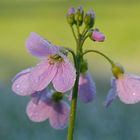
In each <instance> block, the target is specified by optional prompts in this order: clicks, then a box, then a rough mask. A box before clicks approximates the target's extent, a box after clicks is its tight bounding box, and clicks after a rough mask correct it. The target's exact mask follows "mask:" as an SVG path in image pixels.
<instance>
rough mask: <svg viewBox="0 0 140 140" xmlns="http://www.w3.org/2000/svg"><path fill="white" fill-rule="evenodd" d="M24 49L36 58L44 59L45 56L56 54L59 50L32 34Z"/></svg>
mask: <svg viewBox="0 0 140 140" xmlns="http://www.w3.org/2000/svg"><path fill="white" fill-rule="evenodd" d="M26 48H27V49H28V51H29V52H30V53H31V54H32V55H34V56H37V57H46V56H47V55H50V54H55V53H57V52H58V50H59V49H58V47H56V46H54V45H52V44H51V43H50V42H49V41H47V40H45V39H44V38H42V37H41V36H39V35H38V34H37V33H34V32H32V33H31V34H30V36H29V38H28V39H27V41H26Z"/></svg>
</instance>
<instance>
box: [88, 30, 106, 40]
mask: <svg viewBox="0 0 140 140" xmlns="http://www.w3.org/2000/svg"><path fill="white" fill-rule="evenodd" d="M90 38H91V39H92V40H93V41H98V42H103V41H104V40H105V35H104V34H103V33H102V32H99V31H98V30H94V31H93V32H92V34H91V37H90Z"/></svg>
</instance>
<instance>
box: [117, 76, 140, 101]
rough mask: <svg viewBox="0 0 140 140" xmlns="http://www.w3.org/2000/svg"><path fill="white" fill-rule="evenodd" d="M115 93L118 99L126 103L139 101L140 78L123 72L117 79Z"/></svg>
mask: <svg viewBox="0 0 140 140" xmlns="http://www.w3.org/2000/svg"><path fill="white" fill-rule="evenodd" d="M117 93H118V96H119V98H120V100H121V101H122V102H124V103H126V104H134V103H137V102H139V101H140V78H138V77H136V76H132V75H128V74H124V75H123V76H122V77H120V78H119V79H118V80H117Z"/></svg>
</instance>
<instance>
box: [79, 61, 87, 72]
mask: <svg viewBox="0 0 140 140" xmlns="http://www.w3.org/2000/svg"><path fill="white" fill-rule="evenodd" d="M87 70H88V63H87V61H86V60H82V62H81V68H80V72H81V73H84V72H86V71H87Z"/></svg>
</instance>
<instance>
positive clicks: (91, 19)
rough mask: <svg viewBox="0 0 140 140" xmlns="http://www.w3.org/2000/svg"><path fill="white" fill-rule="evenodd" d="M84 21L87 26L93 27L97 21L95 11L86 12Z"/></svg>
mask: <svg viewBox="0 0 140 140" xmlns="http://www.w3.org/2000/svg"><path fill="white" fill-rule="evenodd" d="M84 23H85V25H86V26H87V27H89V28H92V27H93V25H94V23H95V13H94V11H92V10H90V11H88V12H87V13H86V15H85V18H84Z"/></svg>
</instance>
